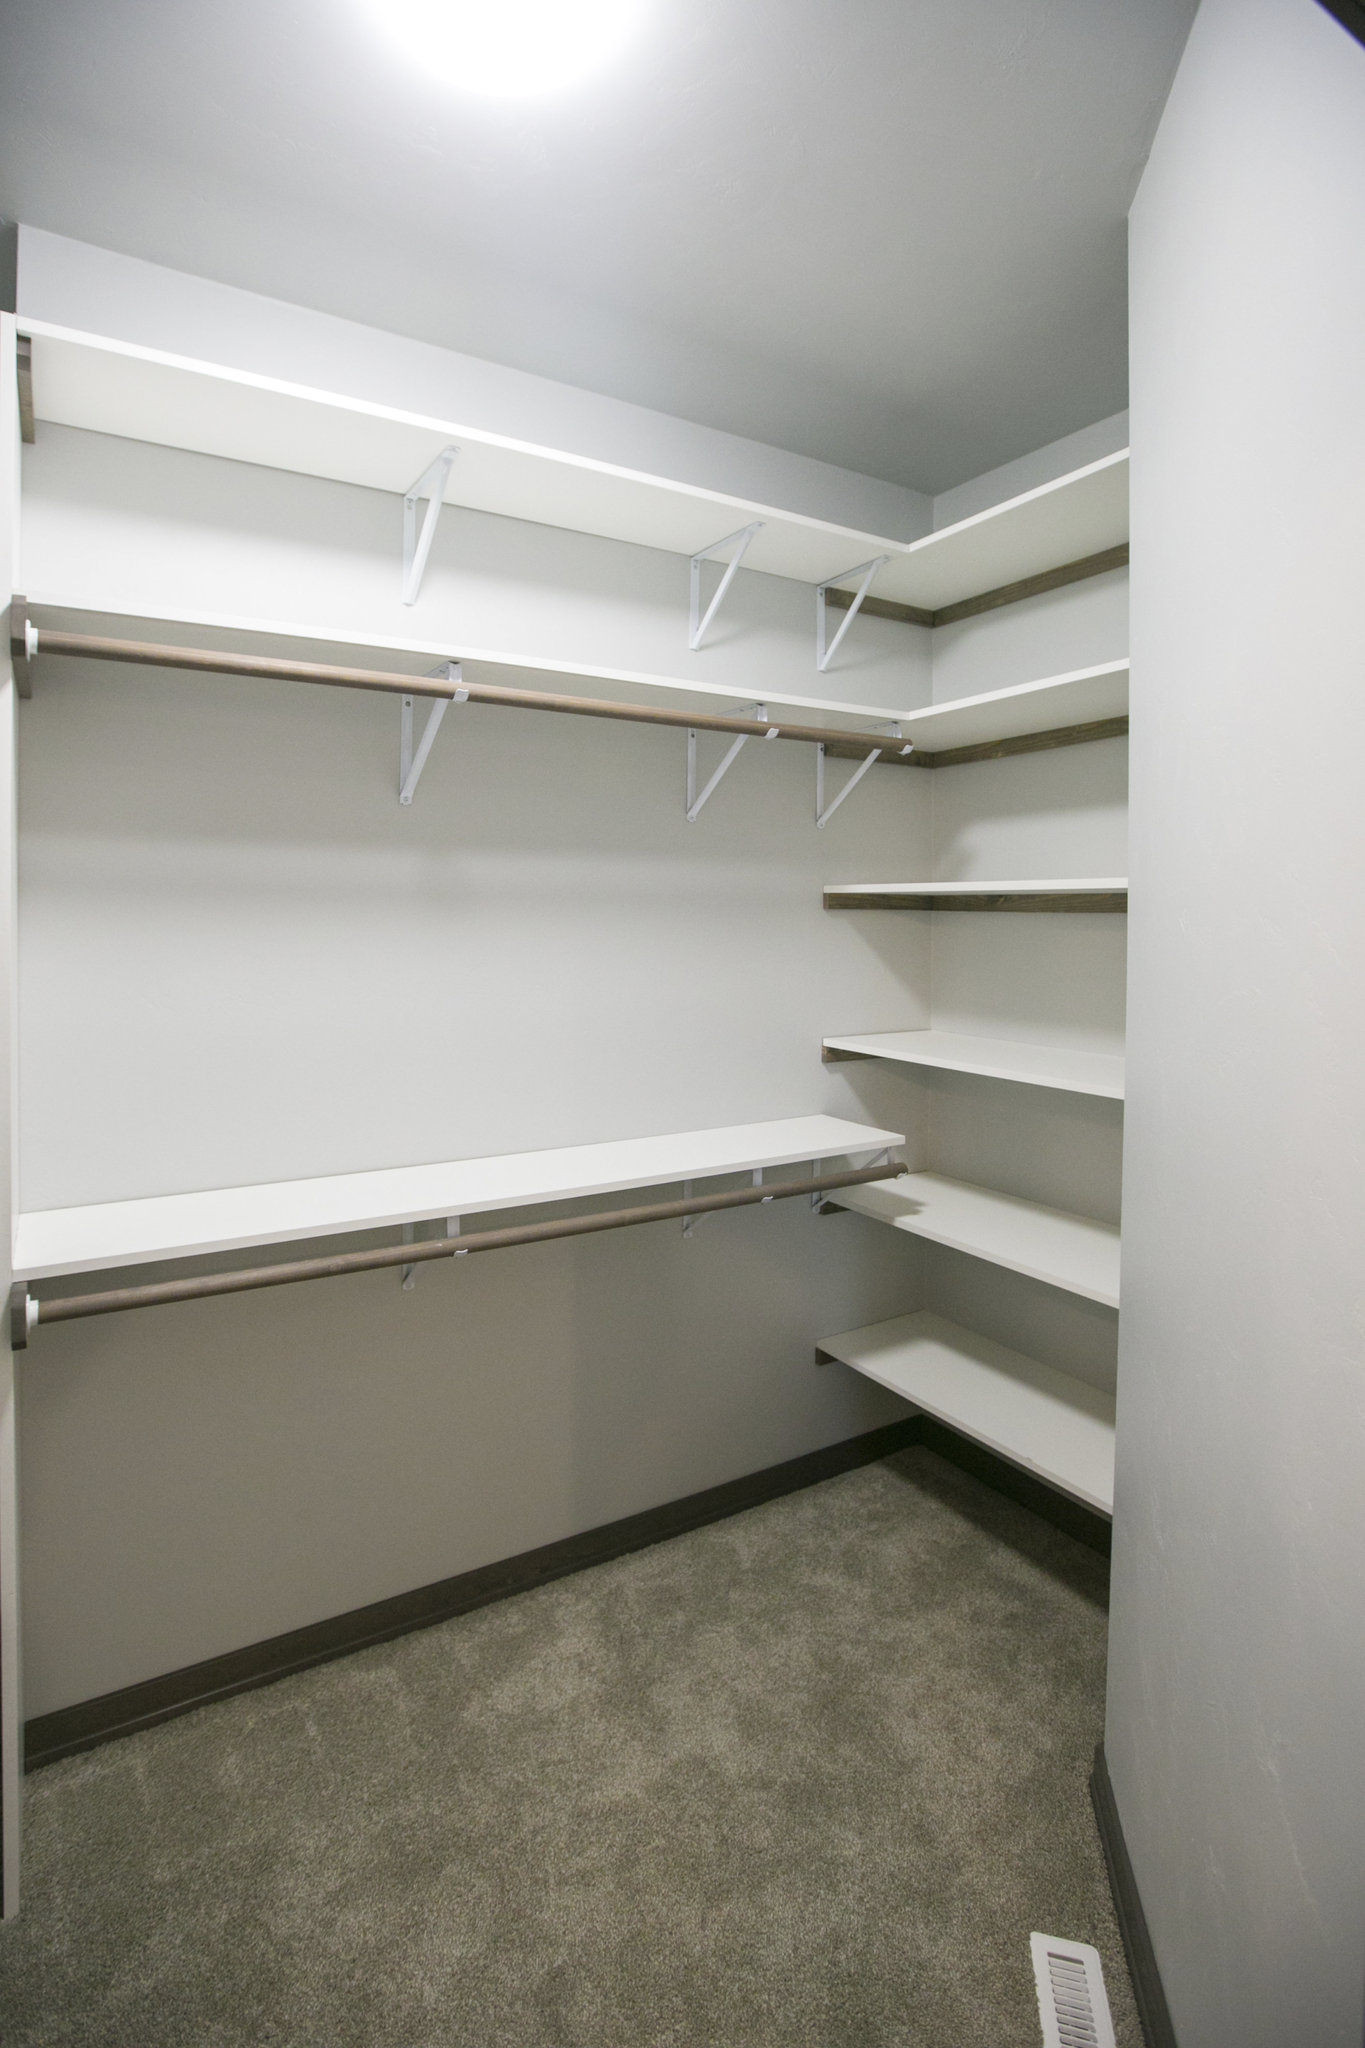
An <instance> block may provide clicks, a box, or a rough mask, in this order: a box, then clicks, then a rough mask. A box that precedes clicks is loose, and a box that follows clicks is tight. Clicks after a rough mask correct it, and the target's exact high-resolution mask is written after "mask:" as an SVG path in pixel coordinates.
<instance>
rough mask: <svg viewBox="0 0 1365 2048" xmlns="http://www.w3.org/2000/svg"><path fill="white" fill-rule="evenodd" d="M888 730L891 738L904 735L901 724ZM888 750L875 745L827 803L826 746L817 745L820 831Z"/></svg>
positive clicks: (817, 820) (902, 748)
mask: <svg viewBox="0 0 1365 2048" xmlns="http://www.w3.org/2000/svg"><path fill="white" fill-rule="evenodd" d="M886 732H887V735H888V737H889V738H890V739H893V740H899V739H900V738H901V737H902V734H901V729H900V726H899V725H889V726H887V728H886ZM912 751H913V749H912V748H910V747H907V746H900V747H897V749H896V752H897V753H899V754H908V753H911V752H912ZM888 752H890V749H889V748H887V747H874V748H873V749H872V752H871V753H870V754H868V755H867V756H866V758H865V759H863V760H861V761H860V762H859V763H858V765H857V767H856V768H855V769H854V771H853V773H852V774H851V775H850V776H849V778H848V781H847V782H846V783H845V784H844V786H843V788H842V789H841V790H840V791H839V794H838V795H837V796H835V797H832V798H831V799H830V801H829V802H828V803H826V802H825V746H824V743H823V741H822V742H821V743H820V745H819V746H817V747H816V749H815V823H816V827H817V829H818V830H819V831H821V832H823V831H824V829H825V827H826V825H828V823H829V821H830V819H831V818H832V817H833V816H834V813H835V812H836V811H837V810H838V808H839V806H840V804H841V803H842V802H843V801H844V798H845V797H849V796H852V794H853V792H854V790H855V789H856V788H857V787H858V784H859V783H860V782H861V781H862V779H863V777H864V776H865V775H866V773H867V771H868V769H869V768H870V767H871V766H872V765H873V763H874V762H875V761H880V760H881V758H882V755H883V754H885V753H888Z"/></svg>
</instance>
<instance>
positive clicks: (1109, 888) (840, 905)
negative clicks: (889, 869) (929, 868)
mask: <svg viewBox="0 0 1365 2048" xmlns="http://www.w3.org/2000/svg"><path fill="white" fill-rule="evenodd" d="M825 908H826V910H1126V909H1127V908H1128V878H1127V876H1126V875H1104V876H1101V877H1099V878H1098V879H1097V878H1096V877H1094V876H1087V877H1084V878H1080V877H1067V878H1066V879H1065V880H1060V881H1059V880H1057V879H1056V878H1053V879H1052V880H1049V881H1045V882H1036V881H1028V882H827V883H826V884H825Z"/></svg>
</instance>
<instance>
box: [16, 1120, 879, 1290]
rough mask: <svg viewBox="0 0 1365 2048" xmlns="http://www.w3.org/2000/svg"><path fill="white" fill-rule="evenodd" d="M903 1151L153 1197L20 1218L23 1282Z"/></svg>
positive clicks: (827, 1144)
mask: <svg viewBox="0 0 1365 2048" xmlns="http://www.w3.org/2000/svg"><path fill="white" fill-rule="evenodd" d="M902 1142H903V1140H902V1138H901V1136H900V1134H899V1133H898V1132H896V1131H882V1130H876V1129H873V1128H872V1127H871V1126H870V1125H867V1124H855V1123H848V1122H845V1120H844V1119H843V1118H842V1117H834V1116H794V1117H783V1118H781V1119H779V1120H778V1121H776V1122H773V1123H762V1124H734V1125H728V1126H726V1127H724V1128H722V1129H718V1130H710V1131H681V1132H675V1133H673V1134H672V1135H669V1136H666V1137H661V1138H621V1139H617V1140H615V1141H613V1142H612V1143H609V1144H604V1145H568V1146H563V1147H560V1148H559V1149H557V1150H555V1151H552V1152H510V1153H504V1154H500V1155H498V1156H496V1157H493V1158H489V1159H456V1160H445V1161H442V1162H440V1163H439V1164H437V1165H433V1166H397V1167H384V1168H381V1169H380V1170H379V1171H377V1172H373V1173H342V1174H332V1175H329V1176H328V1177H327V1178H325V1179H321V1180H294V1181H271V1182H268V1183H267V1184H266V1185H264V1186H261V1187H245V1188H211V1189H206V1190H204V1191H203V1192H199V1193H194V1194H187V1195H152V1196H148V1197H146V1198H145V1199H143V1200H140V1201H134V1202H98V1203H94V1204H92V1205H90V1206H89V1207H85V1208H77V1209H35V1210H30V1211H28V1212H27V1213H25V1214H23V1215H20V1216H18V1217H16V1219H15V1225H14V1277H15V1279H16V1280H41V1279H43V1278H45V1277H50V1276H52V1275H54V1274H58V1273H98V1272H102V1271H104V1270H105V1269H106V1268H108V1267H113V1266H136V1265H144V1264H148V1263H150V1262H152V1261H154V1260H158V1259H178V1258H188V1257H191V1256H194V1255H196V1254H200V1253H208V1252H221V1251H234V1250H240V1249H241V1248H242V1247H244V1246H246V1245H265V1244H283V1243H287V1242H289V1241H291V1240H294V1239H298V1238H306V1237H329V1236H333V1235H336V1234H338V1233H341V1232H344V1231H352V1230H376V1229H381V1228H383V1227H385V1226H387V1225H390V1224H397V1223H417V1222H421V1221H422V1220H423V1219H425V1218H428V1217H432V1216H472V1215H483V1214H485V1213H487V1212H488V1211H490V1210H494V1209H515V1208H525V1207H530V1206H531V1205H532V1204H535V1203H539V1202H565V1201H571V1200H573V1199H574V1198H575V1197H577V1196H584V1195H602V1194H609V1193H615V1192H617V1191H619V1190H620V1189H622V1188H645V1187H658V1186H660V1185H662V1184H664V1183H668V1182H672V1181H682V1180H705V1179H707V1178H708V1177H709V1176H711V1175H713V1174H724V1173H748V1172H751V1171H752V1170H754V1169H755V1168H758V1167H765V1166H791V1165H795V1164H797V1163H798V1162H802V1161H811V1162H817V1163H818V1162H819V1161H821V1160H826V1159H835V1158H843V1157H845V1156H847V1155H848V1154H853V1153H859V1152H880V1151H881V1150H883V1148H884V1147H887V1146H892V1145H899V1144H901V1143H902Z"/></svg>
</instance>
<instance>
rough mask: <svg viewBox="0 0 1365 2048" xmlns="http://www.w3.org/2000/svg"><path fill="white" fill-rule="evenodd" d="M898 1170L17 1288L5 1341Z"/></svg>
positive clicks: (823, 1190)
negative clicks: (39, 1294) (270, 1262)
mask: <svg viewBox="0 0 1365 2048" xmlns="http://www.w3.org/2000/svg"><path fill="white" fill-rule="evenodd" d="M900 1170H901V1169H900V1168H899V1167H897V1166H892V1165H888V1164H887V1163H886V1161H885V1160H883V1161H882V1164H881V1165H880V1166H859V1167H854V1168H850V1169H849V1170H848V1171H847V1172H845V1173H821V1174H816V1175H815V1176H814V1177H813V1178H811V1179H810V1180H785V1181H777V1182H775V1183H774V1184H773V1185H772V1186H771V1187H766V1188H765V1187H762V1186H757V1187H748V1188H734V1189H732V1190H730V1191H728V1192H727V1193H724V1194H718V1195H688V1196H686V1197H685V1198H684V1199H683V1200H682V1201H679V1202H650V1203H648V1204H647V1205H646V1206H644V1207H642V1208H637V1209H607V1210H603V1211H601V1212H600V1213H599V1214H597V1215H595V1216H564V1217H559V1218H557V1219H554V1220H552V1221H550V1222H547V1223H522V1224H513V1225H511V1226H510V1227H508V1228H507V1229H505V1230H478V1231H472V1232H470V1233H469V1235H468V1236H460V1237H442V1238H430V1239H428V1240H427V1241H426V1242H425V1243H420V1242H419V1243H414V1244H398V1245H388V1246H385V1247H383V1248H382V1249H380V1250H378V1251H360V1252H336V1253H334V1254H333V1255H332V1256H331V1257H329V1258H321V1259H291V1260H289V1261H288V1262H287V1263H285V1264H282V1265H278V1266H250V1267H246V1268H244V1269H242V1270H240V1271H238V1272H234V1273H196V1274H193V1275H191V1276H190V1277H189V1278H188V1279H185V1280H158V1281H153V1282H151V1283H150V1284H148V1285H147V1286H145V1287H113V1288H110V1289H109V1290H108V1291H107V1292H106V1293H102V1294H68V1295H61V1296H58V1297H49V1298H48V1299H46V1300H43V1301H38V1300H35V1299H34V1297H33V1296H32V1295H30V1293H29V1291H28V1288H27V1286H26V1285H25V1284H24V1282H23V1281H16V1282H15V1285H14V1287H13V1288H12V1289H11V1291H10V1337H11V1342H12V1344H13V1345H14V1348H15V1349H16V1350H22V1349H23V1348H24V1346H25V1345H26V1344H27V1343H28V1337H29V1332H30V1330H33V1329H36V1328H37V1327H38V1326H39V1325H41V1324H47V1323H68V1322H73V1321H75V1320H77V1319H78V1318H81V1317H84V1316H107V1315H114V1314H116V1313H117V1312H118V1311H120V1310H122V1309H129V1308H160V1307H164V1306H165V1305H166V1304H167V1303H169V1302H176V1301H201V1300H204V1299H205V1298H207V1297H208V1296H210V1295H218V1294H244V1293H249V1292H251V1291H252V1290H253V1289H255V1288H259V1287H287V1286H289V1285H290V1284H291V1283H292V1282H294V1281H298V1280H333V1279H336V1278H338V1277H339V1276H340V1275H342V1274H344V1273H367V1272H372V1271H373V1270H375V1269H376V1268H377V1267H384V1266H415V1265H417V1264H418V1263H419V1262H421V1261H424V1260H427V1259H454V1258H461V1257H463V1256H464V1254H465V1253H466V1252H495V1251H504V1250H506V1249H507V1248H508V1247H509V1246H511V1245H520V1244H543V1243H544V1242H546V1240H548V1239H551V1238H560V1237H583V1236H585V1235H586V1234H588V1233H589V1232H591V1231H596V1230H621V1229H624V1228H626V1227H627V1226H628V1225H632V1224H636V1223H667V1222H670V1221H671V1220H672V1219H674V1218H675V1217H678V1216H706V1215H710V1214H711V1213H712V1211H714V1210H717V1209H746V1208H749V1207H751V1206H753V1205H754V1204H756V1203H762V1202H777V1201H787V1200H789V1199H790V1198H791V1197H792V1196H794V1195H821V1194H832V1193H834V1192H835V1191H836V1190H837V1189H839V1188H851V1187H858V1186H860V1185H861V1184H862V1182H864V1181H873V1180H886V1179H887V1178H888V1177H889V1176H894V1175H895V1174H896V1173H898V1172H899V1171H900Z"/></svg>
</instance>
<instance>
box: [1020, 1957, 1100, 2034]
mask: <svg viewBox="0 0 1365 2048" xmlns="http://www.w3.org/2000/svg"><path fill="white" fill-rule="evenodd" d="M1029 1946H1030V1948H1031V1949H1032V1950H1033V1974H1034V1977H1035V1978H1036V1979H1037V1983H1038V2013H1039V2017H1040V2018H1041V2019H1042V2022H1043V2048H1115V2044H1114V2022H1113V2020H1112V2019H1111V2018H1110V2016H1109V2000H1108V1998H1107V1997H1106V1996H1105V1991H1104V1972H1103V1970H1102V1969H1101V1967H1100V1958H1099V1952H1098V1950H1097V1949H1093V1948H1090V1947H1088V1946H1087V1944H1086V1943H1085V1942H1083V1941H1058V1940H1056V1939H1055V1938H1054V1937H1053V1936H1052V1935H1050V1934H1031V1935H1030V1936H1029Z"/></svg>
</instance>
